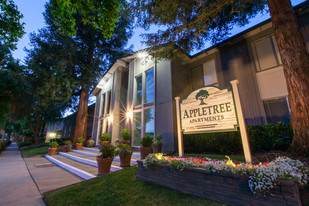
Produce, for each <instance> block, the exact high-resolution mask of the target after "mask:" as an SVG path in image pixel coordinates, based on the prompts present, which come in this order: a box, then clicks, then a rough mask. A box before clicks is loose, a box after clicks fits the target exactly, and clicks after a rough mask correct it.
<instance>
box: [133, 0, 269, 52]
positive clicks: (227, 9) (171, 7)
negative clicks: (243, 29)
mask: <svg viewBox="0 0 309 206" xmlns="http://www.w3.org/2000/svg"><path fill="white" fill-rule="evenodd" d="M266 5H267V2H266V1H265V0H255V1H251V0H242V1H240V0H235V1H199V0H162V1H151V0H136V1H132V2H131V6H132V8H133V13H134V14H135V15H136V17H137V19H138V20H137V24H138V25H139V26H142V27H143V28H145V29H148V28H149V27H150V26H151V25H153V24H155V25H160V26H163V28H162V29H160V30H159V31H157V32H156V33H150V34H144V35H143V37H144V38H145V39H146V44H147V45H149V46H156V45H162V44H164V48H162V49H168V50H169V51H173V49H175V46H174V45H177V46H178V47H180V48H181V49H182V50H184V51H186V52H187V53H190V51H192V50H194V49H200V48H201V47H203V46H205V42H207V41H208V40H212V41H213V42H218V41H221V40H222V39H224V38H225V37H226V36H227V35H228V34H229V31H230V30H231V29H232V28H233V26H234V25H238V26H243V25H245V24H247V23H248V22H249V19H250V17H253V16H255V15H256V14H258V13H260V12H263V11H264V10H265V9H266V8H267V7H266ZM164 26H165V27H164ZM165 54H167V53H165Z"/></svg>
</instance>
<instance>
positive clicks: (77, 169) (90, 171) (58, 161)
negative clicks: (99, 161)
mask: <svg viewBox="0 0 309 206" xmlns="http://www.w3.org/2000/svg"><path fill="white" fill-rule="evenodd" d="M45 158H46V159H48V160H49V161H51V162H52V163H54V164H55V165H57V166H59V167H61V168H63V169H65V170H68V171H69V172H71V173H73V174H75V175H77V176H78V177H81V178H83V179H85V180H88V179H91V178H94V177H96V175H97V173H98V171H97V168H95V167H93V168H92V167H91V166H87V165H85V164H81V163H78V162H75V161H73V160H70V159H67V158H65V157H62V156H60V155H54V156H49V155H45ZM86 166H87V168H86Z"/></svg>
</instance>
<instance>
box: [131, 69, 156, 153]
mask: <svg viewBox="0 0 309 206" xmlns="http://www.w3.org/2000/svg"><path fill="white" fill-rule="evenodd" d="M152 69H153V82H154V87H153V90H154V101H153V102H147V103H145V98H146V73H147V72H148V71H150V70H152ZM155 73H156V67H155V66H151V67H149V68H148V69H145V70H144V71H142V72H141V73H139V74H137V75H136V76H134V92H133V121H132V123H131V124H132V125H131V128H132V138H135V137H134V136H135V134H134V130H135V123H134V121H135V120H134V117H135V114H136V113H138V112H141V122H140V124H141V137H143V136H145V128H146V120H145V110H147V109H154V135H155V122H156V121H155V120H156V115H155V102H156V75H155ZM140 76H142V102H141V104H140V105H136V106H134V104H135V101H136V100H135V98H136V94H137V88H136V87H137V83H136V78H137V77H140ZM132 146H133V147H137V145H133V142H132Z"/></svg>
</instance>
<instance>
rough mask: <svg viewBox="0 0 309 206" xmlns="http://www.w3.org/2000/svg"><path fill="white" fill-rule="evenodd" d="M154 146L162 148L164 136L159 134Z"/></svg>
mask: <svg viewBox="0 0 309 206" xmlns="http://www.w3.org/2000/svg"><path fill="white" fill-rule="evenodd" d="M154 144H155V145H156V147H160V146H161V145H162V144H163V142H162V134H157V135H156V136H155V141H154Z"/></svg>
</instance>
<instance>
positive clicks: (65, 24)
mask: <svg viewBox="0 0 309 206" xmlns="http://www.w3.org/2000/svg"><path fill="white" fill-rule="evenodd" d="M50 5H51V14H52V15H53V17H54V19H55V25H56V26H57V27H58V28H59V31H60V32H61V33H62V34H67V35H70V36H72V35H76V32H77V31H76V29H75V26H76V25H77V24H78V23H77V22H76V21H77V19H76V14H77V13H78V14H79V15H80V18H81V19H80V21H81V22H82V23H83V24H84V25H87V26H92V27H94V28H96V29H99V30H101V32H102V34H103V36H104V38H110V37H112V35H113V31H114V29H115V27H116V24H115V22H117V21H118V20H119V14H120V10H121V8H122V7H123V6H124V1H123V0H103V1H89V0H79V1H73V0H60V1H59V0H51V1H50Z"/></svg>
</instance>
